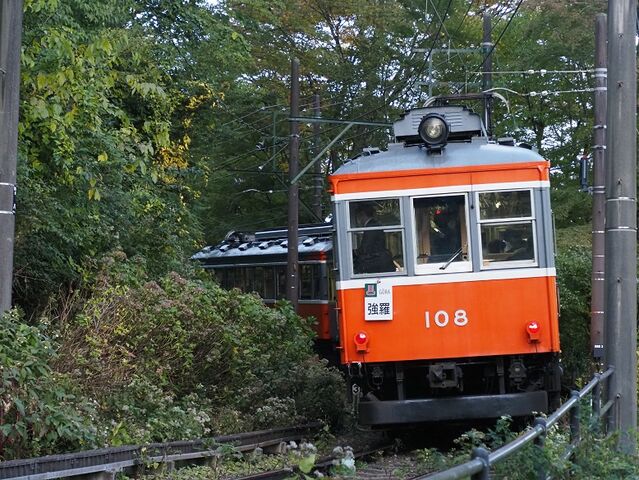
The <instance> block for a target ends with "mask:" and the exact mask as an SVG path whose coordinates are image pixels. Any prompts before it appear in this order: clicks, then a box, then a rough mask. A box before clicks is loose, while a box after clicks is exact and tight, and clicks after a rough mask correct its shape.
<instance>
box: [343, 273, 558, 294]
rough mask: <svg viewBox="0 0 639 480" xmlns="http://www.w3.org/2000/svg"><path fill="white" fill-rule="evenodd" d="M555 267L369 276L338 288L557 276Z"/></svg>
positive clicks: (348, 288)
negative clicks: (374, 283) (379, 282)
mask: <svg viewBox="0 0 639 480" xmlns="http://www.w3.org/2000/svg"><path fill="white" fill-rule="evenodd" d="M555 276H557V272H556V270H555V269H554V268H511V269H503V270H501V269H500V270H484V271H482V272H463V273H443V274H441V273H440V274H433V275H416V276H401V277H382V276H380V277H367V278H358V279H355V280H344V281H341V282H337V284H336V288H337V290H350V289H353V288H364V285H365V284H367V283H373V282H376V281H377V280H382V281H383V282H384V285H388V286H392V287H397V286H406V285H436V284H442V283H462V282H481V281H486V280H514V279H518V278H540V277H555Z"/></svg>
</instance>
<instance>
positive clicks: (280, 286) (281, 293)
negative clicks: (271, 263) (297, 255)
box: [275, 265, 286, 300]
mask: <svg viewBox="0 0 639 480" xmlns="http://www.w3.org/2000/svg"><path fill="white" fill-rule="evenodd" d="M275 279H276V280H275V281H276V284H275V285H276V287H277V291H276V294H275V298H277V299H278V300H281V299H283V298H286V265H284V266H279V265H278V266H277V267H275Z"/></svg>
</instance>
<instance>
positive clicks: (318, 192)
mask: <svg viewBox="0 0 639 480" xmlns="http://www.w3.org/2000/svg"><path fill="white" fill-rule="evenodd" d="M320 108H321V107H320V96H319V94H318V93H316V94H315V95H313V116H314V117H315V118H319V117H320V116H321V110H320ZM319 148H320V123H319V122H318V123H314V124H313V158H315V157H316V156H317V154H318V153H319ZM322 180H323V179H322V162H321V161H316V162H315V165H314V167H313V213H314V214H315V217H317V218H324V217H323V216H322V189H323V186H324V182H323V181H322Z"/></svg>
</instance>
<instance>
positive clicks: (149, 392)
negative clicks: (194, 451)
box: [0, 253, 344, 458]
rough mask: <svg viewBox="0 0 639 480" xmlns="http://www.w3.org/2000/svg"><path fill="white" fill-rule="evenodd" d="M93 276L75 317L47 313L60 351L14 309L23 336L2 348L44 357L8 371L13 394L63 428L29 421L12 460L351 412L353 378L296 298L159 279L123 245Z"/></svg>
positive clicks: (173, 277)
mask: <svg viewBox="0 0 639 480" xmlns="http://www.w3.org/2000/svg"><path fill="white" fill-rule="evenodd" d="M92 284H93V285H94V287H93V289H92V290H91V292H85V294H84V296H83V295H80V294H78V295H76V296H75V299H74V300H73V301H71V302H69V303H70V304H71V305H72V307H70V308H68V309H67V311H66V312H67V313H66V314H65V315H58V316H57V317H56V318H55V319H52V318H45V319H43V320H45V321H44V322H43V323H44V324H48V333H49V335H50V337H51V338H57V339H58V343H59V345H58V346H57V348H56V347H55V346H54V344H53V343H52V342H51V341H50V340H48V339H47V337H46V336H44V334H43V332H42V331H40V330H38V329H35V328H34V327H28V326H26V325H24V324H22V323H21V322H20V321H19V319H18V318H17V317H16V316H15V315H14V316H12V317H10V320H11V322H13V323H11V325H13V328H14V329H15V332H16V334H15V335H14V337H13V338H9V337H5V338H4V339H3V340H4V343H3V344H2V345H3V347H2V348H3V349H4V350H0V352H4V351H6V352H7V353H6V355H7V357H8V358H10V359H11V360H10V361H11V362H14V363H16V364H20V365H24V364H25V362H27V361H30V362H32V363H31V364H30V365H35V366H34V367H33V368H34V373H33V375H32V376H33V378H31V377H24V376H22V377H19V378H15V379H13V380H12V379H11V377H7V375H8V373H7V372H9V370H7V369H3V376H4V377H7V378H9V380H5V382H7V381H12V382H13V383H10V384H9V386H12V385H13V390H6V387H5V392H6V393H5V394H4V396H3V397H2V398H3V400H5V402H13V403H11V405H15V400H14V399H15V398H23V400H22V401H23V403H24V404H25V405H27V404H28V405H31V404H34V405H35V407H34V411H33V413H30V414H31V415H32V416H34V421H33V422H31V423H32V424H33V423H36V422H35V420H36V416H38V417H37V419H38V425H40V424H42V425H46V423H43V422H42V421H41V418H42V417H43V415H44V416H46V415H49V416H50V417H51V419H52V420H51V421H54V420H53V419H55V418H58V417H59V418H60V419H59V423H60V424H61V426H60V428H59V429H58V430H57V432H58V433H57V435H55V436H52V435H49V436H45V437H44V438H45V439H46V440H47V441H46V443H42V441H40V440H39V439H40V437H42V435H43V434H42V433H40V431H39V430H37V429H36V427H33V426H32V427H29V426H28V425H27V426H25V428H26V429H27V430H25V431H24V432H22V433H20V432H18V433H17V434H16V433H14V434H12V435H13V437H11V438H14V439H15V440H14V444H15V445H18V444H20V445H21V447H20V448H15V449H13V450H10V449H7V448H6V447H5V453H4V455H5V458H10V457H13V456H15V455H21V456H24V455H29V454H37V453H40V452H50V451H60V450H63V449H68V448H84V447H90V446H99V445H103V444H124V443H136V442H149V441H164V440H170V439H171V440H173V439H184V438H194V437H203V436H207V435H212V434H217V433H222V432H230V431H240V430H248V429H253V428H266V427H271V426H281V425H290V424H292V423H294V422H298V421H302V420H311V419H325V420H327V421H330V422H337V421H339V418H340V415H341V412H342V408H343V392H344V385H343V381H342V378H341V376H340V375H339V373H337V372H336V371H334V370H331V369H328V368H327V366H326V365H325V363H324V362H323V361H321V360H319V359H318V358H317V357H316V356H315V355H314V354H313V352H312V338H313V333H312V330H311V329H310V327H309V322H308V320H305V319H302V318H300V317H298V316H297V315H295V314H294V312H293V311H292V309H291V308H290V307H289V306H287V305H286V304H282V305H279V306H278V307H277V308H267V307H265V306H264V305H263V304H262V302H261V300H260V299H259V297H257V296H255V295H246V294H242V293H240V292H239V291H237V290H233V291H226V290H223V289H221V288H220V287H219V286H218V285H217V284H215V283H214V282H213V281H211V280H209V279H208V278H196V276H195V275H194V276H193V278H188V279H187V278H185V277H183V276H180V275H178V274H175V273H171V274H169V275H166V276H164V277H163V278H161V279H159V280H157V281H154V280H151V279H150V278H149V276H148V275H147V274H146V272H145V268H144V264H143V263H137V262H133V261H129V260H127V259H126V257H125V256H124V255H123V254H122V253H116V254H115V255H114V256H112V257H110V258H108V259H107V260H106V261H105V262H103V265H102V268H101V269H100V270H99V273H98V274H97V276H96V277H95V278H94V279H93V280H92ZM18 334H20V335H21V336H20V337H18V336H17V335H18ZM23 337H24V338H23ZM25 342H30V343H32V344H34V345H35V346H34V347H33V351H34V353H33V355H32V356H28V357H25V355H27V354H26V353H24V344H25ZM54 350H57V354H55V352H54ZM28 351H30V350H27V352H28ZM18 352H21V353H18ZM32 357H33V358H32ZM3 364H4V362H3ZM48 364H51V365H52V368H53V369H51V368H49V367H48V366H47V365H48ZM8 365H9V366H11V364H8ZM69 385H73V386H74V390H73V391H72V390H71V389H70V388H69V387H68V386H69ZM23 391H24V392H25V393H23ZM43 391H46V393H47V394H48V395H53V396H54V397H52V398H51V401H50V405H49V403H43V404H40V403H42V402H49V397H47V396H42V392H43ZM16 392H17V393H19V395H17V393H16ZM30 392H31V393H30ZM20 395H21V397H20ZM29 395H31V396H29ZM54 398H55V401H53V399H54ZM18 405H20V404H18ZM54 405H55V408H57V410H52V409H54ZM13 408H14V410H15V409H16V408H17V407H13ZM45 410H46V412H45V413H42V412H41V411H45ZM4 418H9V417H8V416H7V414H5V417H4ZM0 423H2V422H1V421H0ZM4 423H5V424H6V423H7V422H6V421H5V422H4ZM12 423H13V422H12ZM18 425H19V424H18ZM87 425H91V427H90V428H88V427H87ZM29 428H31V430H28V429H29ZM38 428H39V427H38ZM4 430H7V432H5V433H6V434H9V433H11V432H10V431H9V429H8V427H6V426H5V427H2V431H3V432H4ZM18 437H19V438H18ZM36 439H37V440H38V442H40V443H42V446H40V445H39V444H38V445H37V446H36V444H35V443H33V442H34V440H36ZM15 442H17V443H15ZM5 444H6V442H5Z"/></svg>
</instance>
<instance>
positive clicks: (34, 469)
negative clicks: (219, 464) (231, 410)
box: [0, 423, 321, 480]
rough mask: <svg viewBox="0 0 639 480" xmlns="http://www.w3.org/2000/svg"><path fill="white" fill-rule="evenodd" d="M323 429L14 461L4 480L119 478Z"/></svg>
mask: <svg viewBox="0 0 639 480" xmlns="http://www.w3.org/2000/svg"><path fill="white" fill-rule="evenodd" d="M320 427H321V425H320V424H319V423H312V424H308V425H303V426H298V427H293V428H277V429H273V430H261V431H257V432H247V433H240V434H234V435H222V436H218V437H214V438H211V439H198V440H190V441H176V442H166V443H153V444H149V445H135V446H124V447H112V448H102V449H97V450H88V451H82V452H76V453H68V454H61V455H49V456H46V457H38V458H28V459H21V460H10V461H6V462H1V463H0V479H12V480H49V479H56V478H67V477H74V476H79V475H85V476H91V475H93V476H95V477H96V478H98V477H99V478H102V479H104V478H109V477H111V478H115V474H116V473H118V472H121V471H123V470H125V469H129V468H137V467H143V466H144V465H147V464H149V463H167V464H170V463H172V464H174V462H181V461H189V460H196V459H206V458H213V457H216V456H219V452H218V450H217V449H218V447H220V446H221V445H231V446H232V447H234V448H235V449H236V450H237V451H240V452H246V451H251V450H254V449H255V448H257V447H262V448H263V447H268V446H273V445H278V444H279V443H281V442H288V441H290V440H297V439H300V438H301V437H303V436H304V435H308V434H309V433H311V432H313V431H316V430H318V429H319V428H320ZM85 478H86V477H85Z"/></svg>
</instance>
